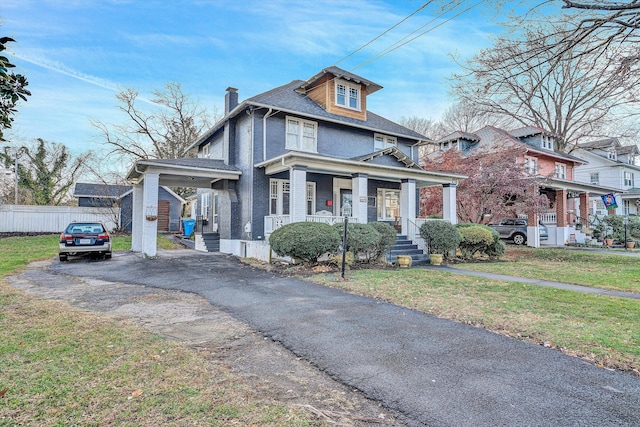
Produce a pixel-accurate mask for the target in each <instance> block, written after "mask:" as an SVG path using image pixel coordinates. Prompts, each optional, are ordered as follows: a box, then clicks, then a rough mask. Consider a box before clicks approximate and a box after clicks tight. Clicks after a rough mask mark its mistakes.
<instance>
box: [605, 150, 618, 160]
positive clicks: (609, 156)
mask: <svg viewBox="0 0 640 427" xmlns="http://www.w3.org/2000/svg"><path fill="white" fill-rule="evenodd" d="M617 158H618V156H616V152H615V151H607V159H609V160H616V159H617Z"/></svg>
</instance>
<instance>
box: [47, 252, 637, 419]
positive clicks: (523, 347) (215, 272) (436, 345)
mask: <svg viewBox="0 0 640 427" xmlns="http://www.w3.org/2000/svg"><path fill="white" fill-rule="evenodd" d="M158 254H159V256H158V258H157V259H143V258H141V257H140V256H138V255H136V254H133V253H119V254H115V256H114V258H113V259H112V260H111V261H105V262H95V263H91V265H90V267H91V268H87V267H88V266H87V264H86V263H82V262H78V263H58V262H56V263H54V264H53V265H52V266H51V267H50V268H51V270H52V271H54V272H56V273H57V274H62V275H72V276H88V277H94V278H97V279H102V280H107V281H110V282H123V283H129V284H138V285H140V286H150V287H154V288H161V289H174V290H180V291H184V292H190V293H195V294H198V295H201V296H203V297H204V298H206V299H207V301H209V302H210V303H211V304H212V305H213V306H215V307H218V308H220V309H222V310H224V311H226V312H227V313H229V314H231V315H232V316H233V317H235V318H236V319H239V320H242V321H243V322H245V323H246V324H247V325H249V326H250V327H251V328H252V329H254V330H256V331H259V332H260V333H262V334H263V335H264V336H265V337H268V338H270V339H272V340H273V341H275V342H279V343H281V344H282V345H283V346H284V347H286V348H287V349H289V350H290V351H292V352H293V353H294V354H296V355H297V356H298V357H300V358H303V359H304V360H308V361H309V362H310V363H311V364H313V365H314V366H316V367H317V368H318V369H320V370H322V371H324V372H326V373H328V374H329V375H331V376H332V377H333V378H335V379H337V380H339V381H340V382H342V383H343V384H346V385H349V386H350V387H353V388H356V389H358V390H361V391H362V392H364V393H365V395H366V396H367V397H369V398H372V399H374V400H378V401H380V402H382V403H383V404H384V405H385V406H386V407H387V408H389V409H391V410H393V411H395V412H397V413H398V414H399V416H400V417H401V419H402V420H403V421H404V422H405V423H406V424H407V425H408V426H551V425H553V426H556V425H562V426H577V425H580V426H638V425H640V412H639V411H638V409H637V408H638V407H640V378H638V377H635V376H632V375H630V374H627V373H621V372H614V371H609V370H606V369H600V368H598V367H596V366H594V365H593V364H591V363H588V362H586V361H583V360H581V359H577V358H574V357H569V356H567V355H565V354H563V353H561V352H559V351H557V350H553V349H549V348H545V347H542V346H537V345H533V344H529V343H526V342H522V341H518V340H515V339H511V338H508V337H505V336H502V335H498V334H494V333H491V332H488V331H486V330H484V329H481V328H475V327H472V326H469V325H465V324H461V323H456V322H453V321H448V320H443V319H439V318H436V317H433V316H430V315H427V314H424V313H420V312H416V311H413V310H408V309H405V308H402V307H399V306H396V305H393V304H388V303H385V302H383V301H379V300H375V299H372V298H365V297H361V296H357V295H352V294H349V293H346V292H343V291H340V290H337V289H332V288H327V287H324V286H320V285H317V284H313V283H309V282H306V281H303V280H298V279H294V278H290V277H282V276H279V275H276V274H274V273H270V272H266V271H263V270H258V269H254V268H251V267H248V266H246V265H244V264H242V263H240V262H238V260H237V259H235V258H233V257H228V256H224V255H221V254H209V253H194V251H190V250H183V251H159V253H158Z"/></svg>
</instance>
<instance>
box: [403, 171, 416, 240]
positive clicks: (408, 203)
mask: <svg viewBox="0 0 640 427" xmlns="http://www.w3.org/2000/svg"><path fill="white" fill-rule="evenodd" d="M400 220H401V225H402V234H403V235H405V236H406V235H407V234H408V233H409V221H411V222H414V223H415V222H416V180H415V179H403V180H402V184H400Z"/></svg>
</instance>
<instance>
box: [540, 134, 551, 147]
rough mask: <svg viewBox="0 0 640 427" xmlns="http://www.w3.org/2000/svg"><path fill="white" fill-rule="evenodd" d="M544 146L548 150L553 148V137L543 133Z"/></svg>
mask: <svg viewBox="0 0 640 427" xmlns="http://www.w3.org/2000/svg"><path fill="white" fill-rule="evenodd" d="M542 148H546V149H547V150H553V138H551V137H550V136H546V135H543V136H542Z"/></svg>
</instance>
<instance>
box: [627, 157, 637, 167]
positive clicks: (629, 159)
mask: <svg viewBox="0 0 640 427" xmlns="http://www.w3.org/2000/svg"><path fill="white" fill-rule="evenodd" d="M627 163H629V164H630V165H635V164H636V158H635V156H629V157H628V158H627Z"/></svg>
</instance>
